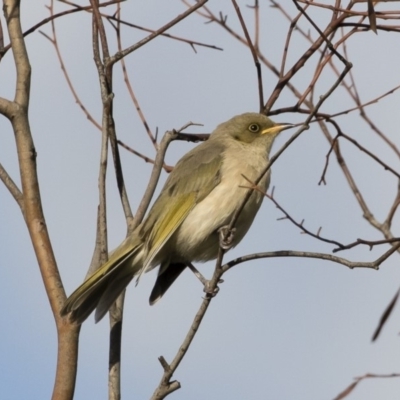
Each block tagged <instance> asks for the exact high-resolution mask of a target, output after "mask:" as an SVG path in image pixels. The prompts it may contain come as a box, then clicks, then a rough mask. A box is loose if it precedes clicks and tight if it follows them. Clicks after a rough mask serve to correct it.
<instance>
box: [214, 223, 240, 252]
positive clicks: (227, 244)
mask: <svg viewBox="0 0 400 400" xmlns="http://www.w3.org/2000/svg"><path fill="white" fill-rule="evenodd" d="M235 231H236V228H232V229H229V226H228V225H225V226H221V228H219V229H218V233H219V245H220V247H221V248H222V249H224V250H225V251H228V250H229V249H230V248H231V247H232V245H233V238H234V236H235Z"/></svg>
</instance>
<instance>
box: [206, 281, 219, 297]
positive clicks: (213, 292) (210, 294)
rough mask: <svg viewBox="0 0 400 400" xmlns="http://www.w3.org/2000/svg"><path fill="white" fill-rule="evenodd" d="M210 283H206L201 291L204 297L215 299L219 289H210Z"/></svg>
mask: <svg viewBox="0 0 400 400" xmlns="http://www.w3.org/2000/svg"><path fill="white" fill-rule="evenodd" d="M210 282H211V281H207V282H206V283H205V285H204V289H203V291H204V293H206V295H207V296H208V297H215V296H216V295H217V293H218V292H219V287H218V286H216V287H215V288H214V289H211V287H210Z"/></svg>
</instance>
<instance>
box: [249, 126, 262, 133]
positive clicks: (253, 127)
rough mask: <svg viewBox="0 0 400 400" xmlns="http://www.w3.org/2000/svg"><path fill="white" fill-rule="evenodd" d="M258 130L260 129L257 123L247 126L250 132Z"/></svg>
mask: <svg viewBox="0 0 400 400" xmlns="http://www.w3.org/2000/svg"><path fill="white" fill-rule="evenodd" d="M259 130H260V126H259V125H257V124H251V125H250V126H249V131H250V132H253V133H256V132H258V131H259Z"/></svg>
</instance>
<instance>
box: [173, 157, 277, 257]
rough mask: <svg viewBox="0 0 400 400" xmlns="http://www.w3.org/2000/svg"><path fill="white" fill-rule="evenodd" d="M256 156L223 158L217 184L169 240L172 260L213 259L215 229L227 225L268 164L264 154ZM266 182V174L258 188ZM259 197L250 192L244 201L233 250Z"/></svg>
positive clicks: (259, 199) (260, 197)
mask: <svg viewBox="0 0 400 400" xmlns="http://www.w3.org/2000/svg"><path fill="white" fill-rule="evenodd" d="M256 156H258V157H255V155H254V154H249V155H248V157H246V156H245V155H243V154H240V153H239V154H237V155H232V154H231V155H229V154H228V155H226V156H225V158H224V162H223V164H222V168H221V181H220V183H219V184H218V185H217V186H216V187H215V188H214V189H213V190H212V191H211V192H210V194H209V195H208V196H206V197H205V198H204V199H203V200H202V201H201V202H200V203H198V204H197V205H196V206H195V207H194V208H193V210H192V211H191V212H190V213H189V215H188V216H187V217H186V219H185V221H184V222H183V223H182V225H181V226H180V228H179V229H178V230H177V232H176V233H175V235H174V237H173V238H172V242H173V246H172V247H173V248H174V253H175V256H174V257H173V258H176V259H180V260H182V261H208V260H212V259H214V258H216V257H217V254H218V249H219V234H218V230H219V228H221V227H223V226H226V225H228V224H229V223H230V220H231V218H232V216H233V214H234V213H235V211H236V209H237V208H238V207H239V206H240V204H241V203H242V201H243V198H244V197H245V195H246V193H247V188H249V187H251V182H254V181H255V180H256V179H257V178H258V177H259V175H260V173H261V172H262V170H263V169H264V168H265V166H266V164H267V162H268V161H267V158H266V156H265V154H262V155H261V154H258V155H256ZM249 157H250V158H249ZM246 178H247V179H246ZM249 181H250V182H249ZM268 182H269V173H268V174H267V175H266V176H265V177H264V178H263V179H262V181H261V182H260V183H259V185H258V186H259V187H260V188H261V189H262V190H266V188H267V186H268ZM263 197H264V196H263V195H262V193H260V192H259V191H254V192H253V194H252V196H251V197H250V199H249V200H248V201H247V203H246V205H245V207H244V209H243V210H242V212H241V214H240V216H239V219H238V221H237V223H236V231H235V234H234V239H233V246H236V245H237V244H238V243H239V242H240V241H241V240H242V238H243V236H244V235H245V234H246V233H247V231H248V229H249V228H250V226H251V224H252V222H253V220H254V217H255V215H256V214H257V211H258V210H259V208H260V205H261V203H262V200H263ZM171 244H172V243H171Z"/></svg>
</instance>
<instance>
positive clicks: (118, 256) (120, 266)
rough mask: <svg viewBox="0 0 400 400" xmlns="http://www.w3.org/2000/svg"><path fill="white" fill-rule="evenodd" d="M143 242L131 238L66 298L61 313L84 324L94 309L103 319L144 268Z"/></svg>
mask: <svg viewBox="0 0 400 400" xmlns="http://www.w3.org/2000/svg"><path fill="white" fill-rule="evenodd" d="M142 248H143V244H142V243H141V241H140V240H139V239H138V238H135V237H134V238H133V239H132V237H130V238H129V237H128V238H127V239H126V240H125V241H124V242H123V243H122V244H121V245H120V246H119V247H118V248H117V249H115V250H114V251H113V252H112V253H111V255H110V258H109V260H108V261H107V262H106V263H105V264H104V265H102V266H101V267H100V268H99V269H98V270H97V271H95V272H94V273H93V274H92V275H91V276H89V277H88V278H87V279H86V280H85V281H84V282H83V283H82V285H80V286H79V287H78V288H77V289H76V290H75V291H74V292H73V293H72V294H71V296H69V297H68V299H67V300H66V302H65V304H64V306H63V308H62V310H61V315H62V316H64V315H67V314H70V316H69V318H70V320H71V321H74V322H76V323H78V324H81V323H82V322H83V321H84V320H85V319H86V318H87V317H88V316H89V315H90V314H91V313H92V311H93V310H94V309H96V314H95V320H96V322H98V321H100V320H101V319H102V318H103V317H104V315H105V314H106V313H107V311H108V310H109V308H110V307H111V305H112V304H113V303H114V302H115V300H116V299H117V298H118V296H119V295H120V294H121V292H122V291H123V290H124V289H125V288H126V286H127V285H128V284H129V282H130V281H131V280H132V279H133V277H134V276H135V275H136V274H137V273H138V271H140V269H141V267H142V265H141V264H142V262H141V261H142V260H141V259H142V257H140V254H141V251H142Z"/></svg>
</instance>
